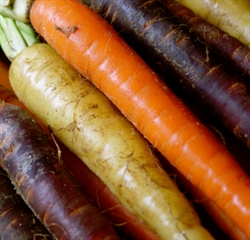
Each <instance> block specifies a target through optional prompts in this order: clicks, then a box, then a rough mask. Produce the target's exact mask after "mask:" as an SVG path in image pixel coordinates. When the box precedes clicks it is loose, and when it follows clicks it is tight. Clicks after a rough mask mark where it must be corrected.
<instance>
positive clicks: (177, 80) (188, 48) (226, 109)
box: [81, 0, 250, 148]
mask: <svg viewBox="0 0 250 240" xmlns="http://www.w3.org/2000/svg"><path fill="white" fill-rule="evenodd" d="M81 2H82V3H84V4H86V5H88V6H90V7H91V8H92V9H93V10H95V11H96V12H97V13H99V14H100V15H101V16H102V17H103V18H105V19H106V20H107V21H108V22H109V23H111V24H112V26H113V27H114V28H115V29H116V30H117V31H118V32H119V34H120V35H121V36H122V37H123V39H124V40H125V41H127V43H129V44H130V46H131V47H133V48H134V49H135V50H136V52H137V53H138V54H140V55H141V57H142V58H143V59H144V60H145V61H146V62H147V63H148V64H149V65H150V66H151V67H152V69H153V70H154V71H155V72H157V73H158V74H159V75H160V76H161V77H162V79H163V80H164V81H165V83H166V84H167V85H168V86H169V87H170V88H171V89H172V90H173V91H174V92H175V93H176V94H177V95H178V96H179V97H180V98H184V97H185V96H192V99H193V102H194V103H195V104H198V105H199V106H200V109H206V111H208V112H210V113H211V116H212V117H214V118H216V119H218V120H219V121H220V122H221V123H223V124H224V125H226V127H227V129H229V130H230V131H231V132H232V133H233V134H234V135H235V136H236V137H237V138H238V139H239V140H240V141H242V142H243V143H244V144H245V145H246V146H247V147H248V148H249V147H250V127H249V122H250V90H249V86H248V84H246V83H245V82H244V81H243V78H241V77H240V76H238V75H237V74H236V71H234V69H231V68H230V67H229V65H228V64H227V63H226V62H225V61H224V60H223V58H222V57H221V56H219V55H217V54H215V53H214V52H212V51H210V50H209V49H208V47H207V46H206V45H205V44H203V43H202V42H201V41H199V40H198V39H197V38H196V37H195V35H194V34H193V33H190V29H189V28H188V27H187V26H186V25H184V24H183V23H182V22H181V20H180V19H178V18H177V17H176V16H174V14H173V13H172V12H171V11H170V10H168V9H167V7H166V6H165V4H164V3H163V2H161V1H158V0H150V1H145V0H130V1H124V0H116V1H113V0H81Z"/></svg>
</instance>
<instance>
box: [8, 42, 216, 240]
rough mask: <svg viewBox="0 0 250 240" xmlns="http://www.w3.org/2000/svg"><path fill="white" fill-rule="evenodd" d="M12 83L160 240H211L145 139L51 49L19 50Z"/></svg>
mask: <svg viewBox="0 0 250 240" xmlns="http://www.w3.org/2000/svg"><path fill="white" fill-rule="evenodd" d="M23 63H25V64H23ZM10 80H11V83H12V85H13V87H14V89H15V92H16V94H17V95H18V96H19V97H20V99H22V101H23V102H25V103H26V106H27V107H28V108H29V109H30V111H32V112H33V113H35V114H36V115H37V116H38V117H39V118H40V119H41V120H42V122H43V123H44V124H46V126H50V129H51V130H52V131H53V132H54V134H55V135H56V136H57V137H58V138H59V139H60V140H61V141H62V142H63V143H64V144H65V145H66V146H67V147H68V148H69V149H70V150H71V151H72V152H74V153H75V154H76V155H77V156H78V157H79V158H80V159H81V160H82V161H84V162H85V163H86V165H87V166H88V167H89V168H90V169H91V170H92V171H93V172H95V174H96V175H98V176H99V177H100V178H101V179H102V181H103V182H105V184H106V185H107V186H108V187H109V188H110V190H111V191H112V192H113V193H114V194H115V195H116V196H117V197H118V198H119V200H120V202H121V203H122V204H123V205H124V206H125V207H126V208H127V209H128V210H130V211H131V212H132V213H133V214H134V215H135V216H137V217H138V218H139V219H141V221H142V222H144V223H145V224H146V225H147V226H148V227H149V228H150V229H151V231H153V232H155V233H156V234H157V235H159V237H160V238H162V239H166V238H170V239H175V238H179V237H181V236H184V235H185V236H186V237H187V236H188V237H189V238H206V239H209V238H212V237H211V235H210V233H209V232H208V231H206V229H205V228H203V227H202V226H201V225H200V220H199V218H198V216H197V214H196V212H195V211H194V209H193V208H192V205H190V203H189V202H188V201H186V199H185V197H184V196H183V194H181V193H180V191H179V190H178V188H177V187H176V185H175V184H174V183H173V181H172V180H171V178H170V177H169V176H168V174H167V173H166V172H165V171H164V169H163V168H162V167H161V165H159V161H158V159H156V158H155V156H154V155H153V154H152V151H151V149H150V147H149V146H148V144H147V143H146V142H145V139H144V138H143V137H142V136H141V135H140V134H139V132H138V131H137V130H136V129H135V128H134V127H133V126H132V124H131V123H130V122H129V121H128V120H127V119H126V118H124V116H123V115H122V114H121V113H120V111H117V108H116V107H115V106H114V105H113V104H112V103H111V102H110V101H109V100H108V98H106V96H104V94H103V93H101V92H100V91H99V90H98V89H97V88H96V87H95V86H93V84H91V82H89V81H88V80H87V79H86V78H84V77H82V76H81V75H80V74H79V73H78V72H77V71H76V70H75V69H73V68H72V67H70V66H69V65H68V64H67V63H66V62H65V61H64V60H63V59H62V58H61V57H60V56H59V55H58V54H57V53H56V51H55V50H54V49H52V47H50V46H49V45H48V44H36V45H33V46H31V47H29V48H26V49H25V50H23V51H22V53H20V54H19V55H18V56H17V57H16V58H15V59H14V61H13V62H12V64H11V67H10ZM37 86H39V87H37ZM66 96H67V97H66ZM38 99H39V100H38ZM76 106H77V107H76ZM83 113H84V114H83ZM66 116H67V117H66ZM65 130H66V131H65ZM93 136H94V137H93ZM83 146H84V148H83ZM149 200H150V201H149ZM166 203H167V204H166ZM162 219H166V220H164V221H162ZM177 226H178V227H177Z"/></svg>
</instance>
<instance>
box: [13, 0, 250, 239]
mask: <svg viewBox="0 0 250 240" xmlns="http://www.w3.org/2000/svg"><path fill="white" fill-rule="evenodd" d="M60 3H61V4H60ZM45 9H46V11H45ZM30 13H31V14H30V19H31V22H32V25H33V26H34V28H35V29H36V31H37V32H38V33H39V34H40V35H42V36H43V37H44V39H45V40H46V41H47V42H48V43H49V44H50V45H51V46H52V47H53V48H55V49H56V51H57V52H58V53H59V54H60V55H61V56H62V57H63V58H64V59H65V60H66V61H67V62H68V63H69V64H70V65H72V66H74V68H75V69H76V70H77V71H79V73H81V74H82V75H84V76H86V77H87V78H88V79H89V80H91V81H92V82H93V83H94V84H95V85H96V86H98V88H99V89H100V90H101V91H103V92H104V93H105V94H106V95H107V96H108V98H109V99H111V100H112V101H113V102H114V103H115V105H116V106H117V107H118V108H119V109H120V110H121V111H122V113H123V114H124V115H125V116H126V117H127V118H128V119H129V120H130V121H131V122H132V123H133V124H134V125H135V126H136V127H137V129H139V131H140V132H141V133H142V134H143V135H144V136H145V137H146V138H147V139H148V140H149V141H150V142H151V144H152V145H153V146H154V147H156V148H157V149H158V150H159V151H160V152H161V153H162V154H163V155H164V156H165V157H166V159H168V160H169V161H170V162H171V163H172V164H173V165H174V166H175V167H176V168H177V169H178V170H179V171H180V172H181V173H182V174H183V175H184V176H185V177H187V178H188V179H189V180H190V181H191V182H192V184H194V185H195V186H197V187H199V188H200V189H201V190H202V191H203V193H204V194H205V195H206V196H208V197H209V198H211V199H212V200H213V201H214V202H215V203H216V204H217V205H218V207H220V208H221V209H222V210H223V211H224V212H225V214H227V215H228V216H229V217H230V219H232V221H233V222H234V223H235V224H236V225H237V226H238V227H239V228H240V229H241V230H242V231H243V232H244V233H245V234H246V235H248V236H250V233H249V222H248V219H249V215H250V206H249V196H248V194H247V193H248V192H249V186H250V179H249V177H248V176H247V174H246V173H245V171H244V170H243V169H242V168H241V167H240V166H239V164H238V163H237V162H236V161H235V159H234V158H233V157H232V155H231V154H229V153H228V151H227V150H226V149H225V147H224V146H222V144H221V143H220V142H219V141H218V140H217V139H216V137H215V136H214V135H213V134H212V133H211V132H210V131H209V130H208V129H207V128H205V127H204V125H202V124H201V123H200V121H198V120H197V118H196V117H194V115H193V114H192V113H191V112H190V110H189V109H188V108H187V107H186V106H185V105H184V104H183V103H182V102H181V101H180V100H179V99H178V98H177V97H176V96H175V95H174V94H173V93H172V92H171V91H170V89H169V88H167V87H166V85H165V84H164V83H163V82H162V81H161V79H160V78H159V77H158V76H157V75H156V74H155V73H154V72H153V71H152V69H150V68H149V67H148V65H146V64H145V62H144V61H143V60H142V59H141V58H140V57H139V56H138V55H137V54H136V53H135V52H134V51H133V50H132V49H131V48H130V47H129V46H128V45H127V44H126V43H125V42H124V41H122V39H121V38H120V36H119V35H118V34H117V32H115V31H114V29H113V28H112V27H111V26H110V25H109V24H108V23H107V22H106V21H105V20H104V19H102V18H101V17H100V16H98V15H97V14H96V13H95V12H94V11H93V10H91V9H90V8H88V7H87V6H84V5H83V4H81V3H79V2H78V1H74V0H67V1H64V2H63V3H62V2H60V1H49V2H48V1H45V0H36V1H35V3H34V4H33V6H32V8H31V12H30ZM55 15H56V16H57V17H56V18H54V17H53V16H55ZM55 26H59V27H61V28H64V29H67V28H70V27H71V26H78V29H77V31H75V32H74V33H72V34H70V35H69V36H67V37H66V36H65V35H64V34H62V32H60V31H58V30H56V29H55ZM66 46H67V47H66ZM13 66H14V65H13ZM20 68H21V67H20ZM20 68H18V69H20ZM14 69H15V68H14V67H13V70H14ZM13 70H12V71H13ZM17 78H18V77H17ZM12 85H13V84H12ZM16 90H18V88H16ZM21 91H24V89H23V88H22V90H21V88H20V85H19V97H22V95H23V93H21ZM23 97H24V96H23ZM25 97H27V96H25ZM42 115H43V114H42ZM45 115H46V114H45ZM41 117H42V116H41ZM236 198H237V199H238V200H239V202H238V203H237V204H236V202H235V201H234V199H236Z"/></svg>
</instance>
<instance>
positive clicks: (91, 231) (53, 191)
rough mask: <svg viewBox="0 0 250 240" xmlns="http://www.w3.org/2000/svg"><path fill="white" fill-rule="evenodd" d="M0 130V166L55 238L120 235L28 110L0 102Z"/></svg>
mask: <svg viewBox="0 0 250 240" xmlns="http://www.w3.org/2000/svg"><path fill="white" fill-rule="evenodd" d="M0 129H1V134H0V164H2V166H3V169H4V170H5V171H6V172H7V174H8V176H9V177H10V179H11V181H12V183H13V184H14V186H15V188H16V189H17V192H18V193H19V194H20V196H21V197H22V198H23V199H24V201H25V202H26V204H27V205H28V206H29V207H30V209H32V211H33V212H34V213H35V215H36V216H37V217H38V218H39V219H40V220H41V222H42V223H43V224H44V226H45V227H46V228H47V229H48V230H49V232H50V233H51V234H52V235H53V236H54V237H55V238H56V239H63V240H68V239H71V240H79V239H94V240H97V239H105V240H111V239H112V240H118V239H119V237H118V235H117V234H116V233H115V231H114V229H113V227H112V226H111V224H110V222H108V221H107V220H106V218H104V215H102V214H100V212H99V211H98V210H97V208H95V207H94V206H93V205H92V203H91V202H90V201H89V200H88V198H86V197H85V195H84V193H83V192H82V191H81V190H80V187H79V186H78V184H77V183H76V181H75V180H74V178H73V176H72V175H71V174H70V173H69V171H68V170H67V169H66V167H64V165H63V164H62V163H61V162H60V161H59V159H58V155H57V151H56V150H55V149H54V148H53V147H52V145H51V144H50V142H49V140H48V137H47V135H46V134H45V133H44V132H43V131H42V128H41V127H40V125H39V124H37V122H36V121H34V119H33V118H32V117H31V116H30V115H29V114H27V112H26V111H24V110H23V109H21V108H19V107H18V106H15V105H12V104H8V103H2V104H1V105H0Z"/></svg>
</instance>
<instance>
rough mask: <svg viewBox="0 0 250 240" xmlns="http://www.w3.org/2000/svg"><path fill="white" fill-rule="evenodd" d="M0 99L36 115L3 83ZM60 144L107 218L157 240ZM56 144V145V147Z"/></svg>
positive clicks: (65, 158)
mask: <svg viewBox="0 0 250 240" xmlns="http://www.w3.org/2000/svg"><path fill="white" fill-rule="evenodd" d="M0 99H2V100H4V102H6V103H11V104H15V105H17V106H19V107H21V108H23V109H24V110H25V111H27V112H28V113H29V114H31V115H33V114H32V113H31V112H30V111H29V110H28V109H27V107H26V106H25V105H24V104H23V103H22V102H21V101H20V100H18V98H17V97H16V95H15V94H14V93H13V92H12V91H11V90H9V89H7V88H5V87H4V86H2V85H0ZM33 117H34V118H35V120H36V121H37V122H38V123H39V124H40V126H41V127H42V128H43V130H44V131H45V132H46V134H47V135H48V137H49V138H50V139H51V143H53V144H54V140H53V138H52V136H51V132H50V131H49V130H48V129H47V127H46V126H45V125H44V124H43V123H42V122H41V121H40V120H39V119H38V118H37V117H36V116H34V115H33ZM56 141H57V144H58V146H59V148H60V151H61V158H62V161H63V162H64V163H65V165H66V166H67V168H68V170H69V171H70V172H71V173H72V174H73V175H74V177H75V179H76V180H77V182H78V183H79V184H80V186H81V187H82V188H83V190H84V192H85V193H86V194H87V195H88V197H89V198H90V199H91V200H92V201H94V202H95V204H96V205H97V206H98V207H99V208H100V209H101V210H102V212H103V213H105V215H106V216H107V217H108V219H109V220H110V221H111V222H112V223H113V224H114V225H116V226H117V228H118V229H119V230H120V231H121V232H122V233H124V234H125V235H128V236H132V237H133V238H135V239H140V238H142V239H144V240H158V239H159V237H158V236H157V235H155V234H154V233H153V232H152V231H150V230H149V229H148V228H147V227H146V226H145V225H144V224H143V223H142V222H141V221H140V220H139V219H138V218H136V217H135V216H134V215H133V214H131V212H129V211H128V210H127V209H126V208H125V207H124V206H123V205H122V204H121V203H120V201H119V199H118V198H117V197H116V196H115V195H114V194H113V193H112V192H111V191H110V190H109V189H108V187H107V186H106V185H105V184H104V183H103V182H102V181H101V179H100V178H98V177H97V176H96V175H95V174H94V173H93V172H92V171H90V170H89V168H88V167H87V166H86V165H85V164H84V162H83V161H81V160H80V159H79V158H78V157H77V156H75V154H73V153H72V152H71V151H69V149H68V148H67V147H65V145H63V144H62V143H61V142H60V141H59V140H58V139H56ZM55 147H56V146H55Z"/></svg>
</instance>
